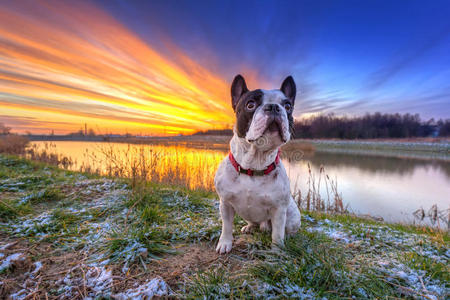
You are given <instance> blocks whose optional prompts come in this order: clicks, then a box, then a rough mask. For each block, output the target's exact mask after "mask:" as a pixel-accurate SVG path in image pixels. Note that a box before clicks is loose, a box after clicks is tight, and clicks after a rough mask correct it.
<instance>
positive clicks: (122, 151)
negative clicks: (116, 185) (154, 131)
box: [80, 144, 225, 190]
mask: <svg viewBox="0 0 450 300" xmlns="http://www.w3.org/2000/svg"><path fill="white" fill-rule="evenodd" d="M199 151H202V152H199ZM205 151H206V152H205ZM224 156H225V154H223V153H221V152H219V153H217V152H215V151H211V150H197V149H192V148H187V147H182V146H172V147H164V146H160V147H154V148H150V147H147V146H145V145H131V144H128V145H127V146H126V147H125V148H124V147H117V146H115V145H112V144H106V145H102V146H100V147H99V148H98V149H97V151H94V152H91V153H89V152H87V153H86V154H85V159H84V162H83V165H81V166H80V171H83V172H90V173H96V174H102V175H107V176H111V177H124V178H129V179H131V184H132V186H136V185H138V184H139V183H141V182H145V181H151V182H155V183H163V184H170V185H178V186H184V187H187V188H191V189H204V190H213V178H214V174H215V171H216V169H217V166H218V165H219V163H220V162H221V160H222V159H223V157H224Z"/></svg>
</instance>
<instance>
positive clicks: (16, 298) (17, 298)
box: [9, 289, 28, 300]
mask: <svg viewBox="0 0 450 300" xmlns="http://www.w3.org/2000/svg"><path fill="white" fill-rule="evenodd" d="M27 295H28V291H27V290H25V289H22V290H20V291H18V292H17V293H14V294H11V295H10V296H9V298H10V299H11V300H23V299H25V298H26V297H27Z"/></svg>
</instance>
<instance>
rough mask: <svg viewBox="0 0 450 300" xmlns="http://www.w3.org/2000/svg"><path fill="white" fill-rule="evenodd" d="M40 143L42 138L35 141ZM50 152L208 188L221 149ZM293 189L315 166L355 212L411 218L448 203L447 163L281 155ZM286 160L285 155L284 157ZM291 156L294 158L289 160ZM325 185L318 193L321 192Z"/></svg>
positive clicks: (62, 145) (68, 145)
mask: <svg viewBox="0 0 450 300" xmlns="http://www.w3.org/2000/svg"><path fill="white" fill-rule="evenodd" d="M35 144H36V145H37V146H38V147H43V146H44V142H36V143H35ZM54 145H55V147H54V148H53V151H56V152H58V153H62V154H64V155H66V156H69V157H71V158H72V159H73V160H74V162H75V163H74V164H73V165H72V166H71V168H72V169H73V170H85V171H90V172H97V173H100V174H106V175H110V176H124V177H130V178H138V177H143V178H146V179H147V180H152V181H157V182H164V183H169V184H180V185H185V186H187V187H189V188H203V189H210V190H211V189H213V179H214V174H215V171H216V169H217V166H218V165H219V163H220V162H221V161H222V159H223V158H224V157H225V156H226V154H227V151H225V150H217V149H215V150H208V149H199V148H189V147H185V146H161V145H160V146H155V145H127V144H120V143H86V142H54ZM283 157H284V158H283V162H284V164H285V166H286V169H287V172H288V175H289V177H290V179H291V187H292V190H293V192H294V193H295V192H297V191H298V190H300V192H301V193H302V194H303V195H304V194H306V193H307V192H308V189H309V188H310V187H309V186H308V176H309V175H308V164H309V165H310V166H311V171H312V173H313V174H319V170H320V168H321V166H323V167H324V169H325V172H326V174H328V175H329V176H330V178H331V179H333V180H335V181H336V182H337V189H338V191H339V193H340V194H341V195H342V199H343V202H344V204H345V205H349V207H350V208H351V210H352V211H354V212H356V213H359V214H369V215H372V216H381V217H382V218H384V219H385V220H387V221H396V222H405V221H406V222H412V221H413V213H414V212H415V211H417V210H418V209H419V208H421V207H422V208H423V209H424V210H425V211H427V210H428V209H429V208H430V207H432V206H433V205H436V206H437V207H438V209H439V210H440V211H442V210H447V208H449V206H450V201H449V195H450V163H449V162H445V161H436V160H417V159H406V158H395V157H376V156H365V155H355V154H342V153H340V154H336V153H321V152H317V153H315V154H312V153H310V154H307V155H306V156H304V157H302V159H299V158H300V156H296V155H290V154H289V153H285V155H283ZM289 158H291V159H289ZM292 158H294V159H292ZM325 188H326V187H325V186H324V185H322V186H321V187H320V189H321V190H320V191H319V192H320V193H323V195H326V193H327V191H326V190H325Z"/></svg>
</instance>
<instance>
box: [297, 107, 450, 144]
mask: <svg viewBox="0 0 450 300" xmlns="http://www.w3.org/2000/svg"><path fill="white" fill-rule="evenodd" d="M294 130H295V138H338V139H376V138H409V137H437V136H441V137H448V136H450V119H447V120H442V119H441V120H439V121H437V122H436V121H435V120H434V119H430V120H428V121H422V120H421V119H420V116H419V115H418V114H415V115H412V114H403V115H401V114H398V113H397V114H381V113H378V112H377V113H374V114H366V115H364V116H361V117H338V116H335V115H334V114H329V115H319V116H315V117H311V118H308V119H302V120H297V121H295V123H294Z"/></svg>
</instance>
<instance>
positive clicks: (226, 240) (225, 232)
mask: <svg viewBox="0 0 450 300" xmlns="http://www.w3.org/2000/svg"><path fill="white" fill-rule="evenodd" d="M220 215H221V217H222V234H221V235H220V238H219V243H218V244H217V248H216V251H217V252H218V253H220V254H223V253H227V252H230V251H231V245H232V244H233V220H234V209H233V207H232V206H231V205H230V204H229V203H226V202H225V201H222V199H221V200H220Z"/></svg>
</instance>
